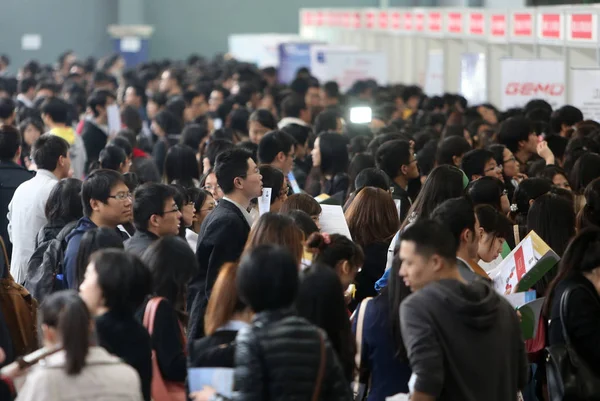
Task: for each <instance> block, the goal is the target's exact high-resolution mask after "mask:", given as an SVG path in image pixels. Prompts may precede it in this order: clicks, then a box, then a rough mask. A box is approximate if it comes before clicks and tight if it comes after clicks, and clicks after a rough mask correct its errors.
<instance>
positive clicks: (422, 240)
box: [400, 210, 475, 263]
mask: <svg viewBox="0 0 600 401" xmlns="http://www.w3.org/2000/svg"><path fill="white" fill-rule="evenodd" d="M471 215H472V216H473V220H475V215H474V213H473V210H471ZM473 224H475V223H473ZM461 232H462V230H461ZM459 236H460V235H459ZM400 241H409V242H414V244H415V252H416V253H417V254H419V255H421V256H423V257H425V258H429V257H431V256H433V255H438V256H440V257H441V258H443V259H446V260H447V261H452V262H453V263H455V261H456V252H457V251H458V246H459V244H460V243H459V242H458V241H457V236H456V235H454V234H453V233H452V232H451V231H450V229H449V227H448V225H447V224H442V223H440V222H438V221H435V220H431V219H419V220H417V221H416V222H415V223H414V224H411V225H410V226H408V227H406V229H405V230H404V231H402V233H401V234H400Z"/></svg>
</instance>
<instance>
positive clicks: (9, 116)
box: [0, 97, 16, 125]
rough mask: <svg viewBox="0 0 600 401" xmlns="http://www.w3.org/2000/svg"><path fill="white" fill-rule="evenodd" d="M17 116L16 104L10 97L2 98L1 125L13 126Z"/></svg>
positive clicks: (0, 106)
mask: <svg viewBox="0 0 600 401" xmlns="http://www.w3.org/2000/svg"><path fill="white" fill-rule="evenodd" d="M15 116H16V104H15V102H14V100H12V99H11V98H10V97H0V123H2V124H8V125H13V124H14V122H15Z"/></svg>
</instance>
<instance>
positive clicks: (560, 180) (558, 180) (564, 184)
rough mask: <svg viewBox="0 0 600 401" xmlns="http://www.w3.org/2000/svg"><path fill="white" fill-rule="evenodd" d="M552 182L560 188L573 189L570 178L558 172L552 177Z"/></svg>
mask: <svg viewBox="0 0 600 401" xmlns="http://www.w3.org/2000/svg"><path fill="white" fill-rule="evenodd" d="M552 184H554V186H556V187H558V188H562V189H566V190H567V191H571V184H569V180H567V177H565V176H564V175H562V174H556V175H555V176H554V177H552Z"/></svg>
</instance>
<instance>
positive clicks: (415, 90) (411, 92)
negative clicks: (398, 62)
mask: <svg viewBox="0 0 600 401" xmlns="http://www.w3.org/2000/svg"><path fill="white" fill-rule="evenodd" d="M422 93H423V92H422V90H421V88H419V87H418V86H407V87H406V88H404V91H402V100H403V101H404V104H405V106H406V107H407V108H408V109H410V110H413V111H415V110H417V108H418V107H419V101H420V100H421V95H422Z"/></svg>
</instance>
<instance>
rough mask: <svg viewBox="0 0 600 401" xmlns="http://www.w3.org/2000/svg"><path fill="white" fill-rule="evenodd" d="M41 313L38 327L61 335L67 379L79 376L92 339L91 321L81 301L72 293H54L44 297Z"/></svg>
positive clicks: (75, 293)
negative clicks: (48, 328)
mask: <svg viewBox="0 0 600 401" xmlns="http://www.w3.org/2000/svg"><path fill="white" fill-rule="evenodd" d="M40 312H41V316H42V317H41V323H42V324H43V325H46V326H48V327H52V328H54V329H56V330H57V331H58V332H59V333H60V338H61V340H62V347H63V350H64V351H65V354H66V355H65V366H64V370H65V371H66V373H67V375H68V376H75V375H78V374H79V373H81V371H82V370H83V368H84V367H85V365H86V358H87V355H88V349H89V347H90V343H91V337H92V335H91V333H90V323H91V320H92V317H91V316H90V312H89V310H88V308H87V306H86V305H85V303H84V302H83V299H81V297H79V295H78V294H77V292H76V291H74V290H66V291H59V292H55V293H54V294H50V295H48V297H46V299H45V300H44V302H43V303H42V305H41V306H40Z"/></svg>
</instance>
